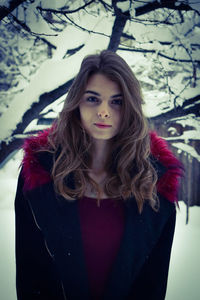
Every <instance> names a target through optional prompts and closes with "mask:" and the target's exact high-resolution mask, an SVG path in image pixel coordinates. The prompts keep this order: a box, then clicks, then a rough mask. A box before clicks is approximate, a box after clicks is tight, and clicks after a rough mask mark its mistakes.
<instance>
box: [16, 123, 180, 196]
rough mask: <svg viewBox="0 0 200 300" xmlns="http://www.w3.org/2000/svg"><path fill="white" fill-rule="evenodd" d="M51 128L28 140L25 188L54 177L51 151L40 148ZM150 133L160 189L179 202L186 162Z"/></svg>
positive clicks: (34, 186)
mask: <svg viewBox="0 0 200 300" xmlns="http://www.w3.org/2000/svg"><path fill="white" fill-rule="evenodd" d="M50 131H51V128H50V129H47V130H44V131H42V132H40V133H39V134H38V135H37V136H32V137H30V138H27V139H26V140H25V143H24V145H23V150H24V158H23V161H22V167H23V169H22V175H23V177H24V190H25V191H27V190H32V189H34V188H36V187H38V186H41V185H43V184H46V183H48V182H50V181H51V180H52V179H51V167H52V163H53V161H52V154H51V153H49V152H45V155H44V152H38V150H40V149H42V148H43V147H44V146H46V145H47V143H48V135H49V132H50ZM149 134H150V140H151V156H152V163H153V165H154V167H155V169H156V171H157V173H158V182H157V191H158V193H160V194H161V195H162V196H164V197H165V198H166V199H168V200H169V201H170V202H177V201H178V188H179V178H180V176H182V174H183V166H182V164H181V163H180V161H179V160H178V159H177V158H176V157H175V156H174V154H173V153H172V152H171V151H170V150H169V148H168V146H167V143H166V141H165V140H163V139H162V138H161V137H158V135H157V134H156V132H154V131H151V132H150V133H149Z"/></svg>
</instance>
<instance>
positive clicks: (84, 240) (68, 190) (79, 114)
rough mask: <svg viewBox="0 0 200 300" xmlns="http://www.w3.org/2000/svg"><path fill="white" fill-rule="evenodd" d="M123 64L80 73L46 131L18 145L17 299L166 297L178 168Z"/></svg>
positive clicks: (109, 62) (112, 58) (93, 58)
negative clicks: (151, 127)
mask: <svg viewBox="0 0 200 300" xmlns="http://www.w3.org/2000/svg"><path fill="white" fill-rule="evenodd" d="M141 104H142V97H141V92H140V86H139V83H138V81H137V79H136V78H135V76H134V74H133V72H132V71H131V69H130V67H129V66H128V65H127V63H126V62H125V61H124V60H123V59H122V58H121V57H120V56H118V55H117V54H115V53H113V52H110V51H106V50H105V51H102V52H101V53H100V54H98V55H90V56H87V57H86V58H85V59H84V60H83V62H82V65H81V68H80V71H79V73H78V75H77V77H76V78H75V80H74V82H73V84H72V86H71V88H70V90H69V92H68V95H67V98H66V101H65V104H64V108H63V110H62V112H61V113H60V115H59V117H58V119H57V120H56V122H55V123H54V124H53V126H52V127H51V128H50V129H49V130H46V131H43V132H41V133H39V134H38V135H37V136H34V137H31V138H29V139H27V140H26V141H25V144H24V151H25V155H24V159H23V162H22V170H21V173H20V176H19V183H18V189H17V194H16V200H15V211H16V286H17V296H18V299H19V300H36V299H41V300H46V299H47V300H51V299H52V300H53V299H54V300H63V299H69V300H73V299H86V300H87V299H91V300H92V299H104V300H106V299H107V300H110V299H115V300H116V299H132V300H133V299H134V300H144V299H145V300H146V299H152V300H162V299H164V298H165V293H166V286H167V277H168V268H169V260H170V252H171V246H172V240H173V235H174V226H175V216H176V208H175V203H176V202H177V188H178V179H179V176H180V175H181V164H180V163H179V161H178V160H177V159H176V158H175V157H174V156H173V154H172V153H171V152H170V150H168V148H167V146H166V143H165V142H164V141H163V140H162V139H161V138H159V137H158V136H157V135H156V133H155V132H149V130H148V127H147V122H146V120H145V118H144V115H143V112H142V108H141Z"/></svg>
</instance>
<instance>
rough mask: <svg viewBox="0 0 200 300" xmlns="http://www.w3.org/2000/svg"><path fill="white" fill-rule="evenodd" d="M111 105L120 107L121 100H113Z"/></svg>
mask: <svg viewBox="0 0 200 300" xmlns="http://www.w3.org/2000/svg"><path fill="white" fill-rule="evenodd" d="M112 104H116V105H122V100H121V99H115V100H113V101H112Z"/></svg>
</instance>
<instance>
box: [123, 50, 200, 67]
mask: <svg viewBox="0 0 200 300" xmlns="http://www.w3.org/2000/svg"><path fill="white" fill-rule="evenodd" d="M117 50H121V51H133V52H142V53H156V54H157V55H158V56H161V57H164V58H167V59H169V60H173V61H178V62H187V63H197V64H198V63H200V60H198V59H196V60H190V59H181V58H174V57H170V56H168V55H165V54H164V53H162V52H158V51H157V50H154V49H151V50H149V49H138V48H122V47H118V49H117Z"/></svg>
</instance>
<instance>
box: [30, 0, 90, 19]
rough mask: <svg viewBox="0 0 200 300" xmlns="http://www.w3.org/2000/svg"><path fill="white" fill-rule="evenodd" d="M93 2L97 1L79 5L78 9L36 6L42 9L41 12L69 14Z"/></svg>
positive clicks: (39, 9)
mask: <svg viewBox="0 0 200 300" xmlns="http://www.w3.org/2000/svg"><path fill="white" fill-rule="evenodd" d="M93 2H95V0H91V1H89V2H87V3H86V4H85V5H82V6H80V7H78V8H77V9H73V10H57V9H51V8H42V7H41V6H37V7H36V8H37V9H38V11H40V13H42V12H51V13H54V14H62V15H67V14H73V13H76V12H77V11H80V10H81V9H84V8H86V7H87V6H89V5H90V4H91V3H93Z"/></svg>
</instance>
